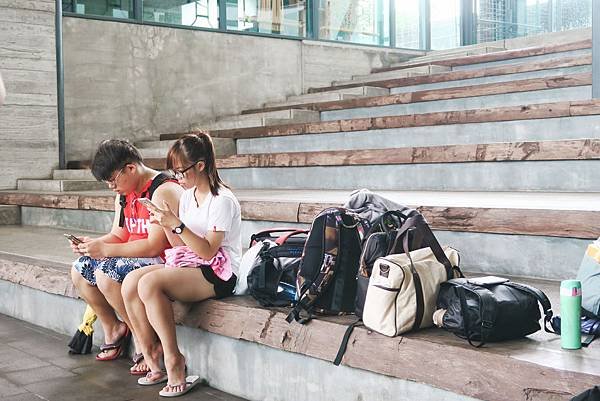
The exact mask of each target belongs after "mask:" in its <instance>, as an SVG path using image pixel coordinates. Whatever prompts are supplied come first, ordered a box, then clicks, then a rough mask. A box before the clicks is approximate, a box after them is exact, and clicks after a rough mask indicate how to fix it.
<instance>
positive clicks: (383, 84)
mask: <svg viewBox="0 0 600 401" xmlns="http://www.w3.org/2000/svg"><path fill="white" fill-rule="evenodd" d="M473 51H476V50H473ZM486 51H487V50H485V49H482V50H481V53H480V54H476V55H469V56H463V55H457V54H446V55H441V54H438V55H436V57H438V58H434V57H433V56H432V57H431V58H422V59H420V60H412V61H410V62H409V63H404V64H402V65H396V66H393V68H390V69H386V70H380V71H375V73H376V74H388V75H379V76H377V75H371V76H369V77H358V79H357V80H355V81H352V82H348V83H342V85H337V86H331V87H328V88H320V89H318V90H314V91H312V93H310V94H305V95H301V96H299V97H290V98H288V99H286V101H285V102H279V103H273V104H266V105H265V107H263V108H261V109H256V110H247V111H245V114H243V115H241V116H233V117H226V118H222V119H220V120H219V121H217V122H216V123H215V125H212V126H210V125H205V127H212V131H211V135H212V136H213V138H215V144H216V142H217V141H224V142H223V143H226V144H228V145H227V146H229V148H228V149H229V151H223V152H220V153H219V155H218V161H217V163H218V167H219V170H220V175H221V176H222V177H223V179H224V180H225V181H226V182H227V183H228V184H230V185H231V186H232V188H233V190H234V192H235V194H236V196H237V197H238V199H239V200H240V203H241V206H242V219H243V223H242V238H243V241H244V243H243V245H244V246H247V243H246V242H247V241H248V240H249V238H250V235H251V234H252V233H254V232H257V231H259V230H261V229H264V228H268V227H273V226H291V227H309V224H310V223H311V221H312V219H313V217H314V215H315V214H316V213H318V212H319V211H320V210H322V209H323V208H325V207H329V206H332V205H341V204H342V203H343V202H344V201H345V200H346V198H347V197H348V195H349V193H350V191H352V190H354V189H358V188H361V187H367V188H370V189H372V190H375V191H377V192H381V193H382V194H383V195H384V196H386V197H388V198H390V199H393V200H395V201H397V202H399V203H401V204H406V205H410V206H414V207H418V208H419V209H420V210H421V212H422V213H423V214H424V216H425V217H426V218H427V220H428V221H429V222H430V224H431V226H432V227H433V229H434V230H435V233H436V236H437V237H438V239H439V240H440V242H441V243H443V244H449V245H451V246H454V247H456V248H457V249H459V250H460V251H461V265H462V267H463V269H464V270H465V271H467V272H469V273H470V274H482V273H491V274H495V275H508V276H517V277H520V278H519V280H517V281H526V282H530V283H532V284H534V285H535V286H537V287H539V288H542V289H544V290H546V291H547V293H548V294H550V295H552V299H553V300H554V301H555V306H557V305H556V304H557V297H556V289H557V288H558V280H561V279H566V278H572V277H574V275H575V273H576V271H577V268H578V265H579V263H580V261H581V257H582V255H583V253H584V250H585V248H586V246H587V245H588V244H589V242H590V241H591V240H593V239H595V238H597V237H598V236H600V228H599V227H600V206H598V205H600V175H598V174H597V171H598V166H600V164H599V163H600V161H599V159H600V102H598V101H593V100H590V84H591V69H590V63H591V58H590V54H589V53H590V52H589V43H588V42H585V41H584V42H575V43H571V44H566V45H556V46H546V47H538V48H528V49H520V50H511V51H498V52H493V53H485V52H486ZM432 65H435V66H443V69H444V70H446V72H439V70H435V69H432ZM405 69H410V70H408V71H405ZM432 72H433V73H432ZM397 73H398V74H415V75H418V76H412V77H406V76H403V77H398V76H395V75H394V74H397ZM421 73H424V74H426V75H420V74H421ZM390 75H392V76H393V77H392V78H390ZM382 78H385V79H382ZM363 79H365V80H369V79H372V81H369V83H368V85H366V84H365V83H364V82H363V81H362V80H363ZM375 88H379V89H381V91H379V90H378V89H375ZM295 102H297V103H295ZM303 118H305V119H306V120H302V119H303ZM219 124H221V125H219ZM179 136H181V134H164V135H161V137H160V139H161V140H160V141H148V142H143V143H138V144H137V145H138V146H139V147H140V148H141V149H142V152H143V153H144V156H145V158H146V162H147V164H148V165H150V166H152V167H155V168H165V156H166V152H167V149H168V147H169V146H170V145H171V144H172V141H173V140H175V139H176V138H178V137H179ZM232 146H234V147H233V148H232ZM87 166H89V161H71V162H70V167H71V168H78V169H73V170H62V171H60V170H57V171H55V173H54V175H53V178H54V180H55V181H58V182H63V181H65V182H66V181H69V180H72V181H77V180H81V181H86V180H89V179H91V178H90V175H89V171H88V170H85V168H86V167H87ZM47 185H49V186H48V187H43V186H38V187H35V188H34V189H31V190H24V189H18V190H14V191H0V204H2V205H7V206H6V207H7V209H5V210H7V211H8V212H7V213H9V214H10V213H12V214H13V217H11V218H7V219H6V221H7V222H17V221H18V222H20V223H21V225H18V226H15V227H10V226H4V227H0V233H1V234H3V235H4V236H5V237H7V238H8V237H10V238H11V240H10V241H5V242H4V243H3V244H2V245H0V266H8V268H4V269H2V268H0V279H2V280H13V281H11V282H13V283H14V282H18V283H19V284H20V285H25V286H32V288H37V289H39V290H42V291H49V292H51V291H55V292H53V293H56V292H59V293H62V294H63V295H64V294H71V293H70V292H69V291H72V288H71V289H70V288H69V282H68V275H66V274H65V273H64V272H63V273H62V276H61V275H60V272H59V271H60V268H59V267H60V266H59V265H60V263H62V264H63V265H64V266H66V268H65V269H66V271H68V261H69V259H68V258H66V257H64V256H63V259H62V261H59V260H57V259H54V255H55V254H57V253H58V251H56V250H53V251H51V252H49V253H48V255H47V256H46V257H45V256H44V255H43V254H42V251H43V247H36V248H39V249H33V250H31V249H29V248H30V247H29V248H27V247H25V246H24V245H20V244H17V243H16V241H18V240H13V239H12V238H13V237H14V238H17V239H18V238H21V239H22V238H29V239H30V240H31V239H34V240H36V238H37V241H39V242H40V243H50V244H51V245H50V246H51V247H53V248H58V247H60V246H62V245H59V242H58V239H57V238H60V234H61V233H62V232H64V231H66V230H68V231H73V232H75V233H77V232H79V231H78V230H92V231H97V232H105V231H107V230H109V229H110V226H111V223H112V218H113V208H114V196H115V195H114V194H113V193H111V192H109V191H105V190H103V191H86V190H76V191H70V192H61V191H64V189H57V188H62V186H61V185H60V184H56V183H53V184H47ZM17 210H19V211H20V217H19V219H18V220H17V219H16V218H15V217H14V213H16V211H17ZM1 213H2V209H0V216H1ZM0 221H1V220H0ZM38 230H39V231H38ZM38 232H39V237H36V236H35V235H38V234H32V233H38ZM55 240H56V241H57V242H53V241H55ZM60 243H62V244H64V247H65V248H66V245H67V244H66V242H65V241H64V239H62V238H60ZM19 247H21V248H19ZM61 252H62V251H61ZM27 253H29V254H30V256H29V257H30V258H33V259H34V260H31V259H27V260H25V259H23V258H24V257H25V255H26V254H27ZM9 254H10V255H9ZM15 254H17V255H19V256H18V257H17V256H14V255H15ZM32 255H33V256H32ZM44 263H48V264H50V265H52V266H54V267H55V268H56V269H54V268H53V269H54V270H52V271H50V272H46V271H44V270H43V269H42V268H41V267H40V266H39V265H44ZM54 264H57V265H54ZM24 266H28V267H27V269H29V270H27V269H24ZM19 268H20V269H21V270H19ZM19 271H28V272H29V273H28V274H30V276H31V277H30V276H27V277H21V276H19V273H18V272H19ZM34 273H35V274H34ZM33 276H35V278H36V279H37V280H36V279H33V278H32V277H33ZM15 277H17V278H15ZM523 277H527V279H524V278H523ZM530 280H531V281H530ZM0 285H5V284H3V283H2V282H1V281H0ZM36 286H37V287H36ZM40 287H44V288H40ZM1 288H2V287H0V290H1ZM52 288H58V290H56V289H54V290H53V289H52ZM69 296H71V295H69ZM0 304H1V303H0ZM192 311H193V313H192V312H189V311H188V314H187V315H185V316H184V318H182V320H181V322H183V323H184V326H185V325H187V326H189V327H194V328H195V327H200V328H202V329H204V330H206V331H208V332H209V333H213V334H218V335H220V336H229V337H232V338H235V339H240V338H241V339H244V340H248V341H247V342H250V343H258V344H262V345H267V346H268V347H272V348H275V349H276V350H278V351H280V350H284V351H291V352H295V353H299V354H306V355H310V356H312V357H313V358H305V357H304V356H302V358H305V359H302V360H298V361H295V362H300V363H304V362H305V363H313V359H314V357H316V358H321V359H324V360H326V361H331V360H332V359H333V357H334V356H335V355H334V354H335V350H334V349H333V348H332V347H331V346H330V343H328V345H327V346H326V345H325V343H324V342H323V341H325V340H324V339H328V340H330V338H329V337H328V336H331V335H333V334H335V335H336V338H337V337H338V335H339V338H340V339H341V336H342V335H343V330H344V329H345V326H344V325H345V324H347V323H348V322H349V320H348V319H349V318H339V320H336V319H337V318H336V319H323V320H317V321H316V322H315V323H314V325H313V324H312V323H311V325H309V326H305V327H297V325H288V324H287V323H283V320H282V319H283V314H282V313H281V312H280V311H277V310H265V309H261V308H258V307H257V306H256V304H252V303H251V302H249V301H248V300H247V299H243V298H235V299H233V300H231V301H214V302H209V303H203V304H201V305H199V306H197V307H194V309H193V310H192ZM215 311H217V312H216V313H215ZM190 313H191V314H190ZM344 319H346V320H344ZM182 330H183V329H182ZM186 330H187V328H186ZM190 330H191V329H190ZM307 330H308V331H309V332H307ZM319 333H320V334H319ZM324 333H327V335H324ZM446 334H447V333H444V332H442V331H439V330H431V331H424V332H417V333H411V334H410V335H408V336H403V337H401V338H396V339H386V338H383V337H381V336H377V338H376V339H377V342H374V341H373V338H372V337H373V334H368V333H367V331H366V330H359V331H358V332H357V333H356V334H355V335H354V337H353V341H352V342H351V346H350V349H349V354H347V356H346V357H345V359H344V364H346V365H347V366H351V367H357V368H361V369H365V370H370V371H372V372H375V373H379V374H384V375H387V376H390V377H396V378H400V379H402V380H408V381H419V382H423V383H426V384H429V385H431V386H434V387H437V388H441V389H445V390H448V391H450V392H453V393H454V394H455V395H456V397H459V395H460V397H462V398H460V397H459V398H456V399H460V400H463V399H466V398H464V397H475V398H477V399H486V400H511V401H512V400H536V399H537V400H543V399H544V400H545V399H552V400H554V399H565V400H566V399H568V398H567V397H569V398H570V396H572V395H574V394H576V393H577V392H579V391H582V390H583V389H585V388H586V387H590V386H591V385H592V384H597V382H598V377H600V370H599V369H598V364H597V363H596V362H597V360H598V355H597V350H595V349H594V348H593V347H592V348H591V349H587V350H584V351H582V352H581V353H566V352H561V351H560V349H559V345H558V343H557V341H556V340H557V338H556V337H551V336H547V335H545V334H542V333H537V334H536V335H534V336H530V338H528V339H526V340H523V341H521V342H511V343H507V344H502V345H499V346H498V347H497V348H496V347H492V348H486V349H484V350H474V349H470V348H469V347H468V346H465V344H464V342H462V340H458V339H455V338H454V337H453V336H448V335H446ZM306 336H308V337H306ZM307 338H310V339H311V341H308V340H307ZM313 339H314V340H313ZM215 341H216V342H218V340H215ZM313 341H317V342H318V344H317V343H314V342H313ZM184 343H185V342H184ZM306 344H309V345H308V346H306ZM355 344H356V345H355ZM375 344H376V345H375ZM399 344H400V345H399ZM247 345H249V344H246V343H244V346H247ZM186 347H187V345H186ZM307 347H308V348H310V349H307ZM381 349H383V350H385V352H384V351H381V352H379V351H377V350H381ZM323 350H327V351H323ZM540 350H542V351H540ZM265 352H266V351H264V350H263V352H261V353H257V355H258V354H260V355H264V353H265ZM378 352H379V353H378ZM388 353H389V354H390V355H393V357H394V358H392V359H389V356H388ZM288 354H289V352H286V353H285V357H284V358H287V357H289V355H288ZM330 354H331V355H330ZM253 355H254V354H253ZM373 355H378V357H376V358H373ZM427 355H429V357H428V356H427ZM440 356H442V357H443V358H448V362H449V363H450V362H452V363H454V365H453V369H452V375H451V377H447V376H445V375H444V374H445V373H444V372H445V370H443V369H438V368H435V369H433V368H432V367H431V366H429V367H423V366H422V365H423V364H422V360H423V358H425V360H436V361H439V358H440ZM257 357H258V356H257ZM398 360H408V361H409V362H410V361H413V362H414V361H416V362H414V363H413V362H410V363H413V365H414V366H413V365H410V368H406V369H405V365H404V364H397V363H396V362H397V361H398ZM380 361H383V362H381V363H380ZM394 361H395V362H394ZM482 363H484V364H486V365H485V366H494V368H492V369H487V370H485V374H486V377H485V378H484V379H485V380H483V379H482V377H481V376H480V375H479V373H480V372H482V370H481V369H482V368H481V366H482V365H481V364H482ZM470 364H472V365H470ZM446 365H447V364H444V366H446ZM303 366H304V365H303ZM319 369H321V368H319ZM323 369H324V368H323ZM419 369H420V370H419ZM319 372H325V370H319ZM411 372H417V373H415V374H412V373H411ZM490 372H491V373H490ZM490 375H495V376H493V378H491V377H492V376H490ZM509 376H510V377H509ZM457 377H458V378H459V379H458V380H459V381H460V380H462V379H463V378H465V380H464V383H463V382H460V383H457V382H456V381H457ZM376 378H380V376H379V375H377V376H376ZM386 379H387V378H386ZM316 380H317V381H318V380H319V379H316ZM463 396H464V397H463ZM414 399H419V396H418V395H417V396H415V397H414ZM433 399H449V400H450V399H455V398H452V397H450V398H449V397H447V394H444V395H441V396H440V397H438V398H433Z"/></svg>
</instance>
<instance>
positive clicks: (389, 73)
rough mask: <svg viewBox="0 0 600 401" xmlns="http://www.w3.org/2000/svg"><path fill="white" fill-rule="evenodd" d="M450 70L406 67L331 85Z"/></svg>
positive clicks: (428, 66)
mask: <svg viewBox="0 0 600 401" xmlns="http://www.w3.org/2000/svg"><path fill="white" fill-rule="evenodd" d="M451 70H452V68H451V67H448V66H443V65H436V64H429V65H423V66H419V67H408V68H401V69H396V70H391V71H384V72H377V73H371V74H367V75H355V76H353V77H352V79H349V80H342V81H333V82H332V85H334V86H338V85H339V86H343V85H346V84H356V83H365V82H373V81H378V80H380V81H383V80H387V79H400V78H409V77H418V76H422V75H431V74H439V73H442V72H448V71H451Z"/></svg>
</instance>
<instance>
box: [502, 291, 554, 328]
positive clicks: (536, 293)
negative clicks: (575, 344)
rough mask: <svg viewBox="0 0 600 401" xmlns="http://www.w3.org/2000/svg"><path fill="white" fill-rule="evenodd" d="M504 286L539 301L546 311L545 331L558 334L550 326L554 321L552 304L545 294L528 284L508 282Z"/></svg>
mask: <svg viewBox="0 0 600 401" xmlns="http://www.w3.org/2000/svg"><path fill="white" fill-rule="evenodd" d="M504 285H506V286H509V287H512V288H515V289H517V290H521V291H523V292H527V293H529V294H531V295H533V296H534V297H535V299H537V300H538V302H539V303H540V305H542V309H543V310H544V330H546V332H548V333H553V334H556V332H555V331H554V330H553V329H552V326H551V324H550V320H551V319H552V305H551V304H550V300H549V299H548V297H547V296H546V294H544V293H543V292H542V291H540V290H538V289H537V288H535V287H532V286H530V285H527V284H519V283H513V282H512V281H508V282H506V283H504Z"/></svg>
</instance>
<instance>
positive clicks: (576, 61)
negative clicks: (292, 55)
mask: <svg viewBox="0 0 600 401" xmlns="http://www.w3.org/2000/svg"><path fill="white" fill-rule="evenodd" d="M517 61H518V62H515V63H514V64H510V65H500V66H495V67H487V68H478V69H469V70H458V71H451V72H445V73H440V74H433V75H426V76H420V77H412V78H398V79H387V80H373V81H372V82H369V85H374V86H377V87H383V88H398V87H404V86H409V87H410V86H417V87H418V86H419V85H425V84H432V83H442V82H448V83H449V82H452V81H459V80H467V79H475V78H485V77H488V78H489V77H495V76H501V75H511V74H519V73H521V74H522V73H526V72H540V71H543V70H551V69H556V68H568V67H581V66H584V65H588V66H589V65H591V54H589V53H588V54H584V55H577V56H570V57H556V58H550V59H548V60H543V61H538V62H523V61H522V60H517ZM359 85H363V84H362V83H360V84H351V83H348V84H345V85H337V86H329V87H322V88H311V89H309V92H310V93H320V92H327V91H333V90H340V89H349V88H352V87H356V86H359ZM396 90H398V89H396Z"/></svg>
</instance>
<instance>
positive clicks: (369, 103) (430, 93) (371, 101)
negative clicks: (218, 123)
mask: <svg viewBox="0 0 600 401" xmlns="http://www.w3.org/2000/svg"><path fill="white" fill-rule="evenodd" d="M591 84H592V74H591V73H581V74H573V75H567V76H559V77H547V78H533V79H524V80H518V81H512V82H503V83H496V82H494V83H489V84H481V85H472V86H463V87H458V88H443V89H430V90H423V91H416V92H406V93H400V94H397V95H386V96H376V97H367V98H355V99H347V100H336V101H329V102H319V103H308V104H302V105H298V107H303V108H306V109H310V110H316V111H329V110H345V109H354V108H359V107H378V106H388V105H392V104H409V103H418V102H430V101H436V100H448V99H460V98H469V97H476V96H489V95H499V94H506V93H519V92H529V91H537V90H544V89H557V88H568V87H576V86H585V85H591ZM288 108H289V106H276V107H267V108H262V109H250V110H244V111H243V112H242V113H244V114H251V113H262V112H265V111H274V110H284V109H288Z"/></svg>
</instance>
